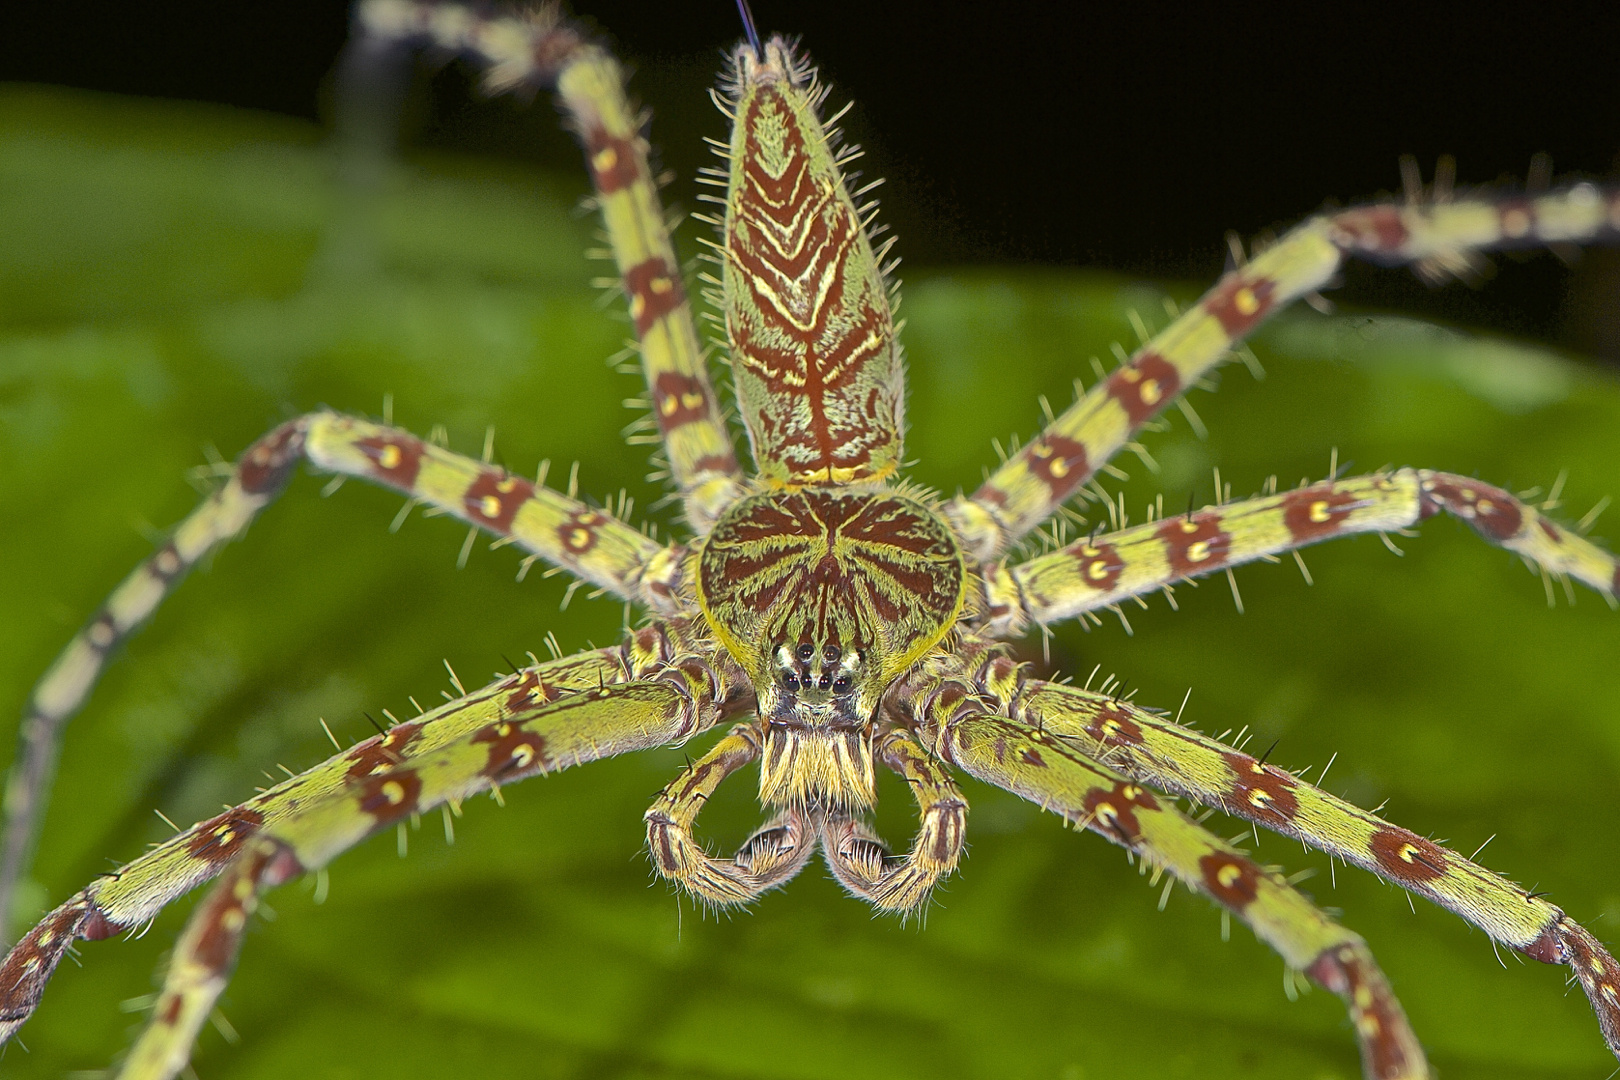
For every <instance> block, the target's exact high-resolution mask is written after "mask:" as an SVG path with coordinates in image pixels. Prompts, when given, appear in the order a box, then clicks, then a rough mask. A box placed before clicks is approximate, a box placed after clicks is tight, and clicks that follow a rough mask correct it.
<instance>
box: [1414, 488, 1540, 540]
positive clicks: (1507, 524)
mask: <svg viewBox="0 0 1620 1080" xmlns="http://www.w3.org/2000/svg"><path fill="white" fill-rule="evenodd" d="M1440 509H1445V510H1449V511H1451V512H1452V513H1453V514H1456V515H1457V516H1458V517H1460V518H1462V519H1463V520H1464V521H1466V522H1468V523H1469V524H1470V525H1472V526H1473V527H1474V531H1475V532H1477V533H1479V534H1480V535H1481V536H1483V537H1485V538H1486V539H1487V540H1495V541H1497V542H1499V543H1500V542H1501V541H1503V540H1511V539H1512V538H1513V537H1514V536H1517V535H1518V532H1519V529H1520V527H1521V526H1523V524H1524V514H1523V513H1522V512H1520V510H1519V501H1518V500H1517V499H1515V498H1514V497H1513V496H1512V495H1509V494H1508V493H1507V492H1505V491H1503V490H1502V489H1501V488H1499V487H1493V486H1491V485H1490V484H1482V483H1480V482H1479V481H1478V480H1468V479H1465V478H1463V477H1460V476H1447V475H1445V474H1441V475H1438V476H1435V477H1433V478H1432V479H1430V480H1429V481H1427V482H1426V483H1425V484H1424V485H1423V516H1424V517H1429V516H1431V515H1432V514H1434V513H1435V512H1436V511H1437V510H1440Z"/></svg>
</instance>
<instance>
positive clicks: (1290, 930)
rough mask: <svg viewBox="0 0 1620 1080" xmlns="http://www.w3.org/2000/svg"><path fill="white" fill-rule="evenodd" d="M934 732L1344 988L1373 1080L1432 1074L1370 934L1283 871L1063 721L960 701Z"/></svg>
mask: <svg viewBox="0 0 1620 1080" xmlns="http://www.w3.org/2000/svg"><path fill="white" fill-rule="evenodd" d="M929 735H930V737H931V739H932V741H933V743H934V745H935V747H936V749H937V751H938V752H939V753H940V755H941V756H942V757H944V758H945V759H946V760H947V761H950V762H952V763H953V764H955V765H956V766H957V767H959V768H961V769H962V770H963V771H964V772H966V773H968V774H969V775H971V776H974V777H977V778H978V779H980V780H983V781H985V782H986V783H989V784H994V785H996V786H997V787H1000V788H1004V789H1006V790H1008V791H1011V792H1013V793H1014V794H1016V795H1019V796H1021V797H1023V798H1025V799H1028V800H1029V801H1030V802H1033V803H1036V804H1038V805H1040V806H1041V807H1042V808H1043V809H1046V810H1052V811H1055V812H1057V813H1059V814H1062V815H1063V816H1064V817H1065V818H1066V819H1068V820H1069V821H1070V822H1072V823H1073V824H1075V825H1076V826H1079V827H1084V828H1088V829H1091V830H1092V831H1093V832H1096V833H1098V834H1099V835H1101V836H1103V837H1106V838H1107V839H1109V840H1112V841H1113V842H1114V843H1116V844H1119V845H1120V846H1122V847H1125V848H1127V849H1129V850H1131V851H1133V852H1135V853H1136V854H1137V855H1138V856H1139V857H1140V858H1142V859H1144V860H1145V861H1146V862H1147V864H1148V865H1149V867H1151V868H1152V869H1153V871H1154V872H1155V875H1157V873H1159V872H1162V871H1166V870H1168V871H1169V872H1170V873H1171V874H1173V875H1175V877H1176V878H1178V879H1179V880H1181V881H1182V882H1184V883H1185V884H1186V885H1187V886H1188V888H1190V889H1192V890H1194V891H1196V892H1201V893H1203V894H1204V895H1206V896H1208V897H1209V898H1210V899H1212V900H1214V901H1215V902H1216V903H1218V904H1220V905H1221V906H1223V907H1225V908H1226V909H1227V910H1229V911H1231V912H1232V913H1233V914H1235V915H1237V916H1238V917H1239V918H1241V919H1243V920H1244V921H1245V922H1247V923H1248V924H1249V925H1250V926H1251V927H1253V928H1254V932H1255V934H1256V936H1258V937H1259V938H1260V939H1261V940H1262V941H1264V942H1265V943H1266V944H1267V945H1270V946H1271V947H1272V948H1273V949H1275V950H1277V952H1278V953H1280V954H1281V955H1282V957H1283V959H1284V960H1285V961H1287V963H1288V964H1289V966H1290V967H1293V968H1295V969H1297V970H1300V971H1304V972H1305V973H1306V974H1308V975H1309V976H1310V977H1311V978H1312V979H1313V980H1315V981H1316V982H1317V983H1319V984H1320V985H1322V986H1324V987H1326V988H1327V989H1329V990H1332V991H1333V992H1334V993H1336V994H1338V995H1339V996H1340V997H1341V998H1343V999H1344V1001H1345V1004H1346V1006H1348V1008H1349V1010H1350V1017H1351V1020H1352V1021H1353V1022H1354V1024H1355V1029H1356V1037H1357V1040H1358V1041H1359V1042H1360V1044H1361V1064H1362V1072H1363V1074H1364V1075H1365V1076H1366V1077H1367V1078H1368V1080H1396V1078H1403V1080H1404V1078H1410V1080H1418V1078H1423V1077H1428V1076H1429V1075H1430V1074H1429V1069H1428V1064H1427V1062H1426V1061H1425V1059H1424V1056H1423V1049H1422V1047H1421V1046H1420V1045H1419V1043H1418V1041H1417V1037H1416V1036H1415V1035H1414V1034H1413V1033H1412V1029H1411V1027H1410V1026H1409V1025H1408V1023H1407V1021H1406V1015H1405V1013H1404V1012H1403V1011H1402V1009H1401V1006H1400V1002H1398V1001H1397V1000H1396V998H1395V995H1394V993H1393V992H1392V991H1391V990H1390V987H1389V983H1388V981H1387V980H1386V979H1385V978H1384V975H1383V972H1382V971H1380V970H1379V968H1378V965H1377V963H1376V962H1375V961H1374V960H1373V957H1372V953H1371V951H1369V950H1368V948H1367V945H1366V943H1365V942H1364V941H1363V940H1362V939H1361V938H1360V937H1359V936H1358V935H1356V934H1354V933H1351V932H1350V931H1349V930H1346V929H1345V928H1344V927H1342V926H1340V925H1339V924H1337V923H1335V922H1334V921H1333V920H1332V919H1330V918H1328V917H1327V915H1326V914H1324V913H1323V912H1322V911H1321V910H1320V909H1319V908H1317V907H1316V906H1315V905H1314V904H1312V903H1311V902H1310V901H1309V900H1307V899H1306V898H1305V897H1304V895H1302V894H1301V893H1300V892H1299V891H1298V890H1296V889H1295V888H1294V887H1293V886H1291V885H1289V884H1288V882H1286V881H1285V880H1283V878H1282V877H1281V875H1279V874H1278V873H1277V872H1275V871H1273V870H1270V869H1267V868H1264V867H1262V866H1260V865H1259V864H1257V863H1255V862H1254V861H1253V860H1251V859H1249V858H1248V857H1247V856H1246V855H1244V854H1243V853H1242V852H1241V851H1239V850H1238V849H1236V848H1234V847H1233V846H1232V845H1230V844H1227V843H1225V842H1224V841H1222V840H1220V839H1218V838H1217V837H1216V836H1214V835H1213V834H1212V833H1210V832H1209V831H1207V830H1206V829H1204V828H1202V827H1201V826H1199V825H1197V824H1196V823H1194V822H1193V821H1191V820H1190V819H1188V818H1187V817H1186V816H1185V815H1183V814H1182V813H1181V812H1180V811H1178V810H1177V809H1176V808H1175V807H1174V806H1173V805H1171V803H1170V800H1168V799H1166V798H1165V797H1164V796H1162V795H1159V794H1156V793H1155V792H1152V791H1150V790H1148V789H1147V788H1145V787H1143V786H1141V785H1139V784H1138V783H1137V782H1136V781H1134V780H1132V779H1129V778H1127V777H1125V776H1122V775H1121V774H1120V773H1117V772H1115V771H1113V770H1112V769H1109V768H1107V767H1106V766H1104V765H1102V764H1100V763H1098V762H1097V761H1096V760H1094V759H1093V758H1091V757H1089V756H1087V755H1086V754H1085V753H1084V752H1082V751H1081V750H1079V749H1077V748H1076V747H1075V745H1074V744H1073V743H1071V742H1069V741H1066V740H1064V739H1062V738H1061V737H1059V736H1058V735H1056V734H1055V733H1054V732H1051V731H1040V730H1037V729H1036V728H1034V727H1031V726H1029V725H1027V724H1022V723H1019V722H1017V721H1013V720H1009V719H1007V718H1005V717H1000V716H988V715H983V714H978V713H974V712H972V711H971V710H969V711H967V712H965V713H964V712H958V713H957V714H956V715H954V716H950V717H949V718H942V719H941V721H940V722H939V723H938V724H937V726H936V727H934V728H933V730H931V731H930V732H929Z"/></svg>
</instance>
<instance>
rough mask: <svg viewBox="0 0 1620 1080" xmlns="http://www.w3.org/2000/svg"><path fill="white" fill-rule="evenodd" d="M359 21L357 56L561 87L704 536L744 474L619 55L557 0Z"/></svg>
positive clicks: (401, 9)
mask: <svg viewBox="0 0 1620 1080" xmlns="http://www.w3.org/2000/svg"><path fill="white" fill-rule="evenodd" d="M354 22H355V35H356V38H355V40H354V41H353V42H352V43H351V46H350V49H351V51H354V52H356V53H364V52H366V51H368V50H378V51H380V50H387V49H389V48H392V47H399V46H404V47H409V48H426V49H430V50H433V51H435V52H442V53H448V54H449V55H452V56H458V57H461V58H463V59H465V60H467V61H469V62H470V63H472V64H473V65H475V66H477V67H479V68H481V69H482V70H483V73H484V88H485V89H486V90H487V91H488V92H490V93H504V92H507V91H517V92H520V93H533V92H534V91H535V90H536V89H539V88H540V87H544V86H549V87H554V88H555V89H556V92H557V101H558V104H559V105H560V106H561V108H562V110H563V112H564V113H565V114H566V116H567V123H568V126H569V127H571V128H572V129H573V130H574V133H575V134H576V135H577V136H578V137H579V140H580V143H581V144H582V146H583V148H584V150H585V157H586V162H587V164H588V165H589V166H590V173H591V182H592V183H593V184H594V185H595V188H596V198H595V202H596V205H597V207H598V208H599V209H600V210H601V211H602V222H603V224H604V225H605V227H606V229H607V235H608V241H609V244H610V246H611V247H612V249H613V259H614V262H615V263H616V264H617V267H618V271H619V280H620V283H621V285H622V287H623V289H624V294H625V296H626V297H627V298H628V300H629V303H630V318H631V321H632V322H634V323H635V328H636V338H637V342H638V345H639V349H640V353H641V367H642V371H643V373H644V374H645V376H646V379H647V390H648V394H649V398H650V404H651V406H652V419H653V421H654V422H655V423H656V426H657V429H658V432H659V435H660V437H661V438H662V441H663V446H664V450H665V452H666V454H667V455H668V458H669V469H670V474H671V476H672V478H673V479H674V481H675V485H676V487H677V489H678V490H679V492H680V494H681V497H682V499H683V501H684V504H685V508H686V517H687V520H688V521H689V522H690V523H691V525H692V527H693V529H694V530H695V531H696V532H697V533H698V534H699V535H701V534H703V533H706V532H707V531H708V529H709V526H711V525H712V524H713V523H714V521H715V519H716V518H718V517H719V516H720V514H721V513H722V512H723V511H724V510H725V508H726V507H727V506H728V505H730V504H731V503H732V502H733V501H734V500H735V499H736V498H737V497H738V496H739V495H740V494H741V492H742V486H741V483H742V470H741V468H740V466H739V465H738V464H737V455H736V452H735V450H734V449H733V447H732V443H731V435H730V432H729V431H727V429H726V423H725V419H724V418H723V416H722V415H721V412H720V407H719V404H718V401H717V399H716V397H715V393H714V387H713V385H712V384H711V383H710V380H709V372H708V364H707V355H706V351H705V349H704V348H703V346H702V345H701V343H700V342H699V339H698V334H697V327H696V324H695V323H694V322H693V319H692V305H691V304H690V303H689V302H688V300H687V296H686V288H685V286H684V284H683V283H682V280H681V271H680V264H679V263H678V262H677V261H676V258H675V249H674V247H673V246H672V245H671V244H670V239H669V228H670V226H669V222H668V220H667V219H666V217H665V214H664V208H663V205H662V204H661V202H660V201H659V198H658V183H657V181H656V180H655V178H654V175H653V172H652V169H651V167H650V166H649V164H648V146H647V139H646V136H645V135H644V134H643V133H642V132H643V128H644V127H645V126H646V118H645V114H644V113H642V112H641V111H640V110H639V109H637V108H635V107H633V106H632V105H631V104H630V102H629V101H628V99H627V98H626V97H625V92H624V72H623V71H622V70H621V69H620V67H619V64H618V62H617V61H616V60H614V59H613V57H612V56H611V55H610V54H609V53H608V52H607V51H606V50H605V49H603V48H602V47H601V46H599V45H597V44H595V43H593V42H591V41H590V40H589V39H588V37H587V36H586V34H585V33H584V31H582V30H581V29H580V27H578V26H577V25H575V24H574V23H572V22H569V21H568V20H566V19H563V18H562V17H561V16H560V15H559V14H558V11H557V8H556V7H555V6H548V7H545V8H541V9H539V10H537V11H512V12H510V13H506V14H491V13H489V12H488V11H485V10H481V9H480V8H479V7H474V6H471V5H463V4H458V3H442V2H437V0H363V2H362V3H360V4H358V5H357V6H356V8H355V19H354Z"/></svg>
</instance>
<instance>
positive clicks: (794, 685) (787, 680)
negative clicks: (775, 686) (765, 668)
mask: <svg viewBox="0 0 1620 1080" xmlns="http://www.w3.org/2000/svg"><path fill="white" fill-rule="evenodd" d="M782 685H783V686H785V687H787V688H788V689H789V690H797V689H798V688H799V677H798V676H797V675H793V674H791V673H790V674H787V675H784V676H782Z"/></svg>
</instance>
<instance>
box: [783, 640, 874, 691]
mask: <svg viewBox="0 0 1620 1080" xmlns="http://www.w3.org/2000/svg"><path fill="white" fill-rule="evenodd" d="M776 654H777V656H779V657H783V658H784V659H797V660H798V662H799V669H798V670H797V671H795V670H794V669H793V668H792V667H791V666H790V665H787V664H784V665H783V667H784V668H785V669H786V670H784V671H783V672H782V685H783V686H784V687H786V688H787V689H788V690H790V691H798V690H801V689H802V690H831V691H832V692H833V693H835V694H847V693H849V692H850V691H851V690H852V689H854V687H855V683H854V680H852V679H851V678H850V677H849V674H848V673H847V672H845V671H839V672H838V673H837V674H836V675H834V674H831V673H830V671H829V669H831V668H832V667H833V666H834V665H835V664H837V663H838V662H839V660H841V659H843V652H842V651H841V650H840V649H839V648H838V646H836V645H828V646H826V647H824V648H823V649H822V650H821V673H820V674H819V675H817V674H816V673H815V672H813V671H812V670H811V663H812V661H814V660H815V658H816V647H815V646H814V645H812V644H810V643H809V642H804V643H801V644H800V645H799V646H798V648H796V649H795V650H794V651H793V652H792V654H788V651H787V646H785V645H778V646H777V647H776ZM861 659H862V656H861V654H860V653H859V652H856V654H855V661H856V662H857V663H858V662H859V661H860V660H861Z"/></svg>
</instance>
